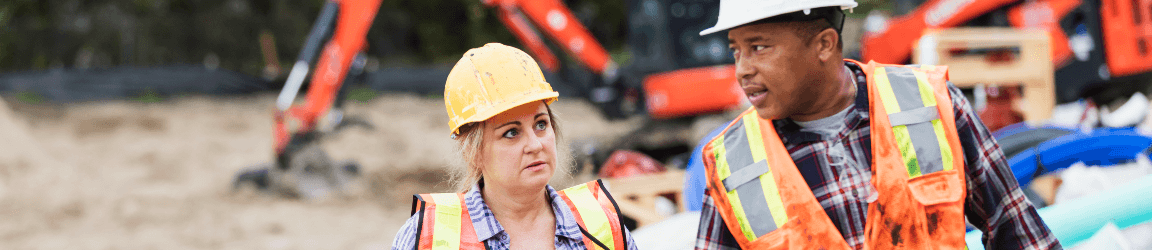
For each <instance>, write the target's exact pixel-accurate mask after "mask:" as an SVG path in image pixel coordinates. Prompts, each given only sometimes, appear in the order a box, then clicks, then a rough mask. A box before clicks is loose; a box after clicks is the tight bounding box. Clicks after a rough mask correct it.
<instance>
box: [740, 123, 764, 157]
mask: <svg viewBox="0 0 1152 250" xmlns="http://www.w3.org/2000/svg"><path fill="white" fill-rule="evenodd" d="M741 118H742V119H741V120H743V121H744V133H745V134H748V147H749V148H751V149H752V162H759V161H763V160H764V159H768V151H765V150H764V138H763V137H762V136H761V135H760V122H759V121H760V120H759V119H760V115H758V114H757V113H756V111H752V112H749V113H748V114H747V115H744V117H741Z"/></svg>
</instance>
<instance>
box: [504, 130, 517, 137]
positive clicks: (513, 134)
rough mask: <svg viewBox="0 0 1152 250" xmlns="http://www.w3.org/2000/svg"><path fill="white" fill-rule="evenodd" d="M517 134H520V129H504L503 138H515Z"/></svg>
mask: <svg viewBox="0 0 1152 250" xmlns="http://www.w3.org/2000/svg"><path fill="white" fill-rule="evenodd" d="M517 135H520V130H517V129H509V130H508V131H504V138H515V137H516V136H517Z"/></svg>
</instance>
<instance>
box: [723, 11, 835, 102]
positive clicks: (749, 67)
mask: <svg viewBox="0 0 1152 250" xmlns="http://www.w3.org/2000/svg"><path fill="white" fill-rule="evenodd" d="M808 42H809V41H805V39H802V38H801V37H799V36H798V35H797V33H796V29H795V28H793V27H789V26H788V24H786V23H762V24H753V25H745V26H741V27H737V28H734V29H732V30H729V31H728V46H729V48H731V49H732V56H733V57H735V59H736V79H737V80H738V81H739V82H740V87H741V88H743V89H744V94H745V95H746V96H747V97H748V101H750V102H751V103H752V106H755V107H756V112H757V113H758V114H759V115H760V117H761V118H764V119H781V118H787V117H790V116H792V115H796V114H798V113H801V112H803V111H804V110H806V109H808V108H811V107H810V106H811V105H810V104H811V103H812V102H813V101H814V100H815V99H816V98H819V96H817V93H818V91H817V88H819V86H813V84H812V82H814V79H816V77H815V74H817V73H816V72H819V71H820V70H819V69H818V68H819V67H820V66H819V63H818V62H819V60H818V58H817V55H816V53H815V52H814V51H815V50H814V49H812V47H813V46H808V45H807V43H808Z"/></svg>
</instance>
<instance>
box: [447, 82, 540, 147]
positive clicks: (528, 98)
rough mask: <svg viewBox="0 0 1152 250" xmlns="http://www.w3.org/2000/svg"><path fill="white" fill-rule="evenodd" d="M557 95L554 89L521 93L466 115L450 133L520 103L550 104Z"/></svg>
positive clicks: (457, 131)
mask: <svg viewBox="0 0 1152 250" xmlns="http://www.w3.org/2000/svg"><path fill="white" fill-rule="evenodd" d="M545 84H547V83H545ZM559 97H560V93H558V92H556V91H547V92H538V93H530V94H527V95H523V96H521V97H520V98H516V99H515V100H513V101H508V102H503V103H499V104H496V105H494V106H493V107H492V108H490V109H486V110H484V111H481V112H477V113H476V114H474V115H472V116H471V117H468V119H466V120H464V121H463V122H461V123H460V124H459V125H456V127H453V128H451V129H452V131H451V133H452V134H453V135H455V134H458V133H460V127H463V126H464V125H466V124H469V123H473V122H483V121H487V120H488V119H489V118H492V117H493V116H496V115H498V114H500V113H504V111H508V110H510V109H512V108H515V107H519V106H520V105H524V104H528V103H531V102H536V101H544V104H552V102H555V101H556V100H557V99H559Z"/></svg>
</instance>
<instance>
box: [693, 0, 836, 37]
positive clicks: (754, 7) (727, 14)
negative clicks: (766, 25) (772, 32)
mask: <svg viewBox="0 0 1152 250" xmlns="http://www.w3.org/2000/svg"><path fill="white" fill-rule="evenodd" d="M831 6H840V9H851V8H855V7H856V1H855V0H720V16H719V17H718V18H717V19H716V25H715V26H712V28H708V29H705V30H704V31H700V35H701V36H703V35H707V34H712V33H716V32H719V31H724V30H727V29H731V28H735V27H738V26H740V25H745V24H748V23H752V22H755V21H758V20H760V19H764V18H769V17H774V16H777V15H781V14H787V13H792V12H797V11H811V10H812V9H815V8H820V7H831ZM806 14H807V13H806Z"/></svg>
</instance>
